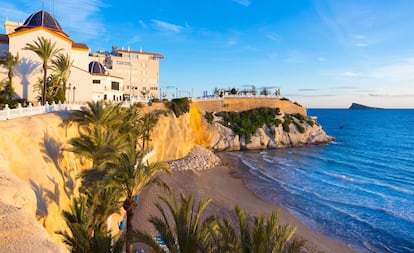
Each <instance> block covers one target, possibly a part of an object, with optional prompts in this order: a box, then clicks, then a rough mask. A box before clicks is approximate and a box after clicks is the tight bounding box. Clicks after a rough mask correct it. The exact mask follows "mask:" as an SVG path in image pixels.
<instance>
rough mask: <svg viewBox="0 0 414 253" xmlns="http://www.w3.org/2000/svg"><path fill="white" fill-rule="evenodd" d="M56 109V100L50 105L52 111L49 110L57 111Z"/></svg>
mask: <svg viewBox="0 0 414 253" xmlns="http://www.w3.org/2000/svg"><path fill="white" fill-rule="evenodd" d="M55 111H56V103H55V101H52V105H51V106H50V111H49V112H55Z"/></svg>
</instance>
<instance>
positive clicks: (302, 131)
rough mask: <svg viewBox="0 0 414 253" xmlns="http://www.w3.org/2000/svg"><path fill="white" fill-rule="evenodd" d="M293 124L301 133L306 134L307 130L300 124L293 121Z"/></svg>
mask: <svg viewBox="0 0 414 253" xmlns="http://www.w3.org/2000/svg"><path fill="white" fill-rule="evenodd" d="M293 124H294V125H295V126H296V129H297V130H298V131H299V132H300V133H302V134H303V133H304V132H305V128H304V127H303V126H302V125H301V124H300V123H299V122H296V121H293Z"/></svg>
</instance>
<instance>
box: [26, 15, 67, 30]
mask: <svg viewBox="0 0 414 253" xmlns="http://www.w3.org/2000/svg"><path fill="white" fill-rule="evenodd" d="M38 26H43V27H47V28H50V29H53V30H58V31H63V30H62V27H61V26H60V24H59V22H57V20H56V19H55V18H54V17H53V16H52V15H50V13H49V12H47V11H44V10H41V11H38V12H36V13H33V14H32V15H30V17H28V18H27V19H26V21H24V23H23V26H22V27H38Z"/></svg>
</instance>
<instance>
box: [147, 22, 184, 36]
mask: <svg viewBox="0 0 414 253" xmlns="http://www.w3.org/2000/svg"><path fill="white" fill-rule="evenodd" d="M151 22H152V24H153V25H154V26H155V28H156V29H159V30H163V31H168V32H174V33H180V32H182V31H183V29H184V27H183V26H180V25H176V24H173V23H168V22H165V21H161V20H158V19H151Z"/></svg>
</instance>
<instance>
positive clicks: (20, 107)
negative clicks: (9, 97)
mask: <svg viewBox="0 0 414 253" xmlns="http://www.w3.org/2000/svg"><path fill="white" fill-rule="evenodd" d="M17 110H18V112H19V117H21V116H22V115H23V108H22V104H20V103H18V104H17Z"/></svg>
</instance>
